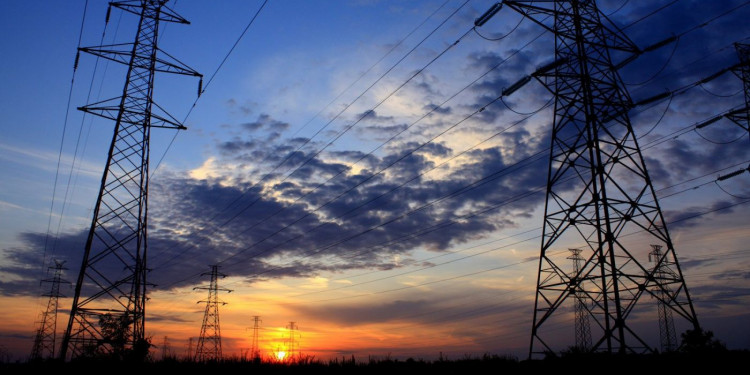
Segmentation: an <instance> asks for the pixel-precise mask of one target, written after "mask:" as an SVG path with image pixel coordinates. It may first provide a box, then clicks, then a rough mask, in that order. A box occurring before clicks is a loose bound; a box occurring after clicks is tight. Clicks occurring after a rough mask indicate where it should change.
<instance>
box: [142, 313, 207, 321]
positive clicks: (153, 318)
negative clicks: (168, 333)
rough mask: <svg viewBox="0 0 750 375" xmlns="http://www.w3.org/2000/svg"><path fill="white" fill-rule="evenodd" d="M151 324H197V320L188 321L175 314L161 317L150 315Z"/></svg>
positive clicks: (159, 315)
mask: <svg viewBox="0 0 750 375" xmlns="http://www.w3.org/2000/svg"><path fill="white" fill-rule="evenodd" d="M148 321H149V322H170V323H196V322H197V320H188V319H183V318H180V317H178V316H177V315H175V314H170V315H161V314H154V313H150V314H149V315H148Z"/></svg>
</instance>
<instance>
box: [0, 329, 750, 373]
mask: <svg viewBox="0 0 750 375" xmlns="http://www.w3.org/2000/svg"><path fill="white" fill-rule="evenodd" d="M706 337H708V338H709V340H708V341H705V340H704V342H707V343H709V344H711V345H713V343H714V342H715V340H714V341H712V340H711V337H712V336H710V335H706V334H705V332H704V336H703V338H704V339H705V338H706ZM686 338H687V339H688V340H690V339H691V338H690V337H686ZM748 360H750V352H749V351H730V350H719V351H709V352H706V351H699V352H698V353H696V352H690V353H688V352H674V353H664V354H652V355H635V354H631V355H609V354H601V353H594V354H592V353H589V354H585V353H575V354H574V355H567V356H557V357H551V356H550V357H548V358H546V359H543V360H534V361H525V360H523V361H521V360H518V359H516V358H513V357H507V356H498V355H491V354H486V355H484V356H481V357H470V356H465V357H463V358H458V359H446V358H442V357H441V358H439V359H438V360H434V361H428V360H423V359H415V358H407V359H405V360H403V359H401V360H399V359H391V358H390V357H385V358H376V357H371V358H368V359H367V360H362V361H357V360H355V359H354V357H349V358H347V357H342V358H340V359H339V358H337V359H332V360H328V361H321V360H317V359H315V358H314V357H311V356H302V357H301V358H300V359H299V360H296V361H293V362H279V361H271V360H243V359H241V358H233V359H228V360H224V361H219V362H208V363H196V362H190V361H183V360H179V359H176V358H174V357H171V358H167V359H165V360H161V361H147V362H141V363H138V362H135V361H115V360H111V359H96V360H94V359H88V360H77V361H72V362H68V363H63V362H60V361H47V362H29V363H14V364H2V365H0V372H2V373H3V374H21V373H23V374H27V373H36V372H40V371H50V370H54V371H62V372H63V373H68V372H74V371H78V372H86V373H92V372H94V371H102V372H104V373H113V372H114V373H136V374H138V375H143V374H152V373H153V374H164V373H196V372H205V373H208V374H212V373H219V372H220V373H222V374H387V375H396V374H409V375H415V374H422V373H432V374H462V375H463V374H472V375H474V374H494V375H497V374H503V375H505V374H528V373H539V372H542V371H547V372H550V373H552V372H555V373H559V372H562V373H567V372H580V371H581V370H583V369H588V370H593V369H598V368H611V369H616V370H617V372H618V373H622V372H626V371H628V372H630V371H632V372H633V373H635V374H638V373H642V372H643V371H647V372H648V373H651V372H654V371H656V370H659V371H691V372H692V371H694V370H695V369H699V368H705V367H706V366H707V365H709V366H711V368H712V369H713V370H715V371H720V370H722V369H730V368H732V367H735V368H741V367H740V366H743V365H745V364H746V363H747V362H748ZM600 366H606V367H600Z"/></svg>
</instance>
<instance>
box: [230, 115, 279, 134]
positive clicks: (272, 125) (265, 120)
mask: <svg viewBox="0 0 750 375" xmlns="http://www.w3.org/2000/svg"><path fill="white" fill-rule="evenodd" d="M240 126H241V127H242V128H243V129H245V130H249V131H251V132H252V131H256V130H260V129H263V130H268V131H272V132H282V131H284V130H287V129H288V128H289V124H288V123H286V122H281V121H278V120H274V119H273V118H271V116H270V115H268V114H265V113H262V114H260V115H259V116H258V118H257V119H256V120H255V121H253V122H246V123H244V124H241V125H240Z"/></svg>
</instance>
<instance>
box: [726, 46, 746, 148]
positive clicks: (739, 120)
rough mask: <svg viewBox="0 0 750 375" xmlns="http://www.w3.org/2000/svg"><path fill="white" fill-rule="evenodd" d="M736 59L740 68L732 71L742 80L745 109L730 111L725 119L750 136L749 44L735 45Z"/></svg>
mask: <svg viewBox="0 0 750 375" xmlns="http://www.w3.org/2000/svg"><path fill="white" fill-rule="evenodd" d="M734 47H735V49H736V50H737V57H738V58H739V60H740V66H739V67H738V68H737V69H735V70H734V73H735V74H737V76H738V77H739V78H740V79H741V80H742V84H743V87H744V92H745V108H741V109H738V110H736V111H732V112H731V113H729V114H728V115H727V118H729V119H730V120H732V121H733V122H734V123H736V124H737V125H739V126H740V127H741V128H743V129H745V130H747V131H748V135H750V44H744V43H735V44H734Z"/></svg>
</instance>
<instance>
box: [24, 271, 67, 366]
mask: <svg viewBox="0 0 750 375" xmlns="http://www.w3.org/2000/svg"><path fill="white" fill-rule="evenodd" d="M64 264H65V262H59V261H55V267H54V268H53V267H49V269H54V270H55V273H54V276H52V278H51V279H44V280H42V282H43V283H50V284H51V289H50V292H49V294H43V295H42V296H44V297H49V300H48V301H47V308H46V309H45V310H44V312H42V319H41V321H40V322H39V329H38V330H37V331H36V335H35V336H34V346H33V347H32V349H31V359H32V360H39V359H44V358H54V357H55V339H56V336H57V308H58V300H59V299H60V297H65V296H63V295H62V294H60V284H62V283H67V284H70V282H69V281H66V280H63V279H62V271H63V270H67V268H64V267H63V265H64Z"/></svg>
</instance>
